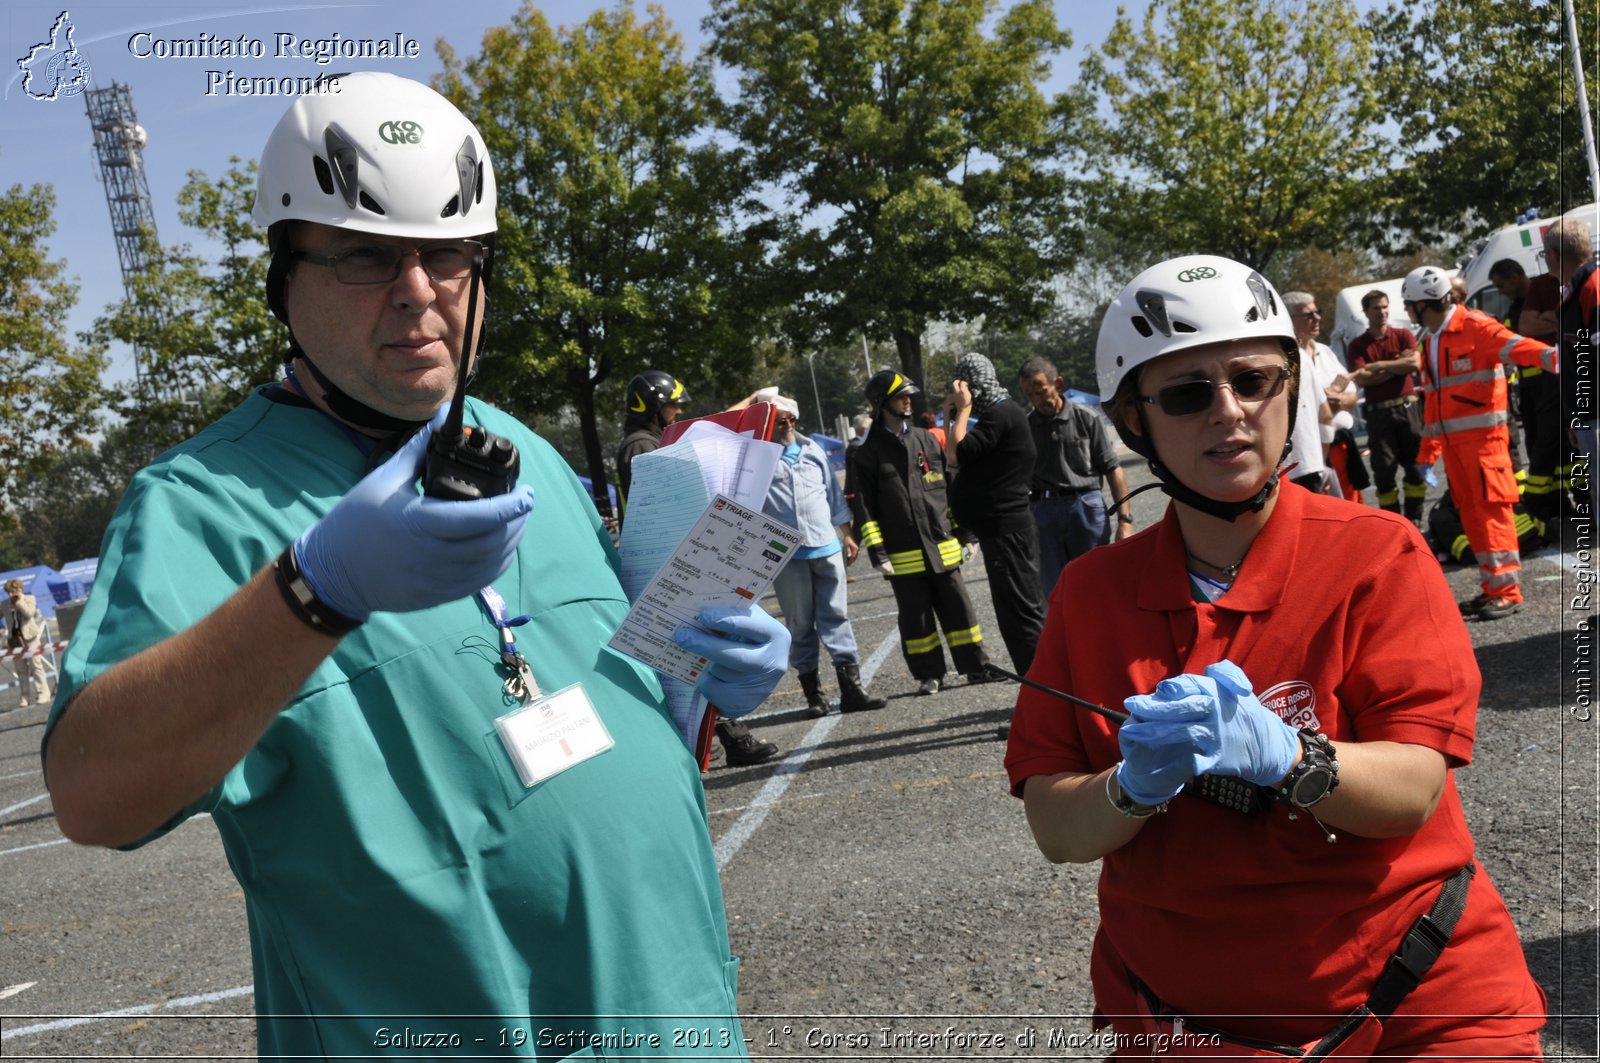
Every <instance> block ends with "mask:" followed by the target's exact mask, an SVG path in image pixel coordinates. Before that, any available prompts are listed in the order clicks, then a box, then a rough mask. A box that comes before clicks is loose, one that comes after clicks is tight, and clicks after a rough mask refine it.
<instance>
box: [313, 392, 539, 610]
mask: <svg viewBox="0 0 1600 1063" xmlns="http://www.w3.org/2000/svg"><path fill="white" fill-rule="evenodd" d="M445 413H446V411H445V410H444V409H441V410H440V411H439V412H438V413H437V414H436V415H435V416H434V418H433V420H432V421H430V422H429V423H428V426H427V427H426V428H424V429H423V430H422V431H420V432H418V433H417V434H416V435H414V436H412V437H411V439H410V440H408V441H407V442H406V444H405V446H403V447H401V448H400V449H399V450H398V451H396V452H395V454H394V456H393V457H391V458H390V459H389V460H388V461H386V462H384V463H383V464H382V465H380V466H378V467H377V468H376V469H373V470H372V471H371V472H370V473H368V474H367V475H366V476H365V477H363V478H362V479H361V482H360V483H358V484H356V485H355V486H354V487H352V488H351V489H350V491H349V493H348V494H346V495H345V496H344V497H343V498H341V499H340V500H339V502H338V504H337V505H335V506H334V507H333V509H332V510H330V511H329V512H328V515H327V516H325V517H323V518H322V519H321V520H319V521H317V523H315V524H313V525H312V526H311V527H309V528H307V529H306V530H305V531H304V532H302V533H301V534H300V538H299V539H296V540H295V544H294V549H295V557H296V558H297V559H298V560H299V562H300V570H301V571H302V572H303V573H304V574H305V578H306V582H307V583H308V584H310V586H311V589H312V590H313V591H314V592H315V593H316V595H317V597H318V598H320V599H322V600H323V601H324V602H326V603H327V604H328V605H330V606H332V607H333V608H334V609H337V610H338V611H339V612H341V613H343V614H344V615H345V616H348V617H350V618H351V619H352V620H365V619H367V618H368V617H369V616H371V615H372V614H373V613H377V612H391V613H404V612H409V611H411V610H414V609H426V608H428V607H430V606H434V605H442V604H443V603H445V602H453V601H455V600H457V599H458V598H465V597H466V596H468V595H470V594H474V593H476V592H477V591H478V590H479V589H480V588H482V587H485V586H487V585H488V584H490V583H492V582H493V581H494V579H495V577H497V576H499V575H500V574H501V573H502V572H504V571H505V570H506V569H507V568H509V567H510V566H511V559H512V557H513V556H514V555H515V553H516V550H517V544H518V543H519V542H521V541H522V529H523V526H524V525H525V524H526V523H527V521H528V514H529V512H531V511H532V509H533V489H532V488H530V487H518V488H516V489H515V490H513V491H511V492H509V493H507V494H503V495H498V496H496V497H494V498H480V499H474V500H472V501H470V502H453V501H447V500H444V499H439V498H425V497H423V495H422V493H421V488H420V487H419V486H418V483H417V480H418V477H419V476H420V475H421V473H422V463H423V458H424V456H425V455H426V453H427V449H428V440H429V439H430V438H432V436H433V432H434V430H435V429H437V428H438V427H439V425H440V424H442V423H443V422H444V418H445Z"/></svg>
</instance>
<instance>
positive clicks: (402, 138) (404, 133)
mask: <svg viewBox="0 0 1600 1063" xmlns="http://www.w3.org/2000/svg"><path fill="white" fill-rule="evenodd" d="M378 139H380V140H382V141H383V142H384V143H385V144H421V143H422V127H421V126H420V125H418V124H417V123H415V122H385V123H383V124H382V125H381V126H379V127H378Z"/></svg>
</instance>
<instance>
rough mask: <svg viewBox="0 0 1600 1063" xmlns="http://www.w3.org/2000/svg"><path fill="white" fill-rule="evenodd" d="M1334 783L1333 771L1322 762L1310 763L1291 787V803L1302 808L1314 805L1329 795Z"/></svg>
mask: <svg viewBox="0 0 1600 1063" xmlns="http://www.w3.org/2000/svg"><path fill="white" fill-rule="evenodd" d="M1332 783H1333V772H1331V771H1329V770H1328V769H1327V768H1326V767H1324V766H1323V765H1321V764H1312V765H1309V766H1308V767H1307V768H1306V772H1305V774H1304V775H1301V776H1300V778H1298V779H1296V780H1295V781H1294V783H1293V785H1291V786H1290V787H1289V803H1290V804H1294V805H1299V806H1300V807H1301V808H1306V807H1308V806H1310V805H1314V804H1316V803H1317V802H1318V801H1321V800H1322V799H1323V798H1324V797H1327V796H1328V792H1329V791H1330V790H1331V789H1332V788H1333V787H1332Z"/></svg>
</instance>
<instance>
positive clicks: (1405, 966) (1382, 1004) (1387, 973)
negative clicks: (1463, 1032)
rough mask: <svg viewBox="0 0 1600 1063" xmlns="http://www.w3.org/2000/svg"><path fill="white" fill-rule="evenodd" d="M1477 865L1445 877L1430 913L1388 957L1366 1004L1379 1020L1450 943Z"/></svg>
mask: <svg viewBox="0 0 1600 1063" xmlns="http://www.w3.org/2000/svg"><path fill="white" fill-rule="evenodd" d="M1476 872H1477V868H1476V867H1475V866H1474V865H1473V864H1472V863H1471V862H1470V861H1469V862H1468V863H1467V866H1466V867H1464V868H1462V869H1461V870H1460V871H1457V872H1456V873H1455V874H1454V875H1451V876H1450V877H1449V878H1448V879H1446V880H1445V884H1444V888H1443V889H1441V890H1440V891H1439V897H1438V899H1437V900H1435V901H1434V902H1433V907H1432V908H1430V909H1428V912H1427V914H1425V915H1419V916H1417V921H1416V922H1414V923H1412V924H1411V929H1410V930H1407V931H1406V936H1405V937H1404V938H1401V939H1400V947H1399V948H1398V949H1396V950H1395V953H1394V955H1393V956H1390V957H1389V964H1388V966H1386V967H1385V968H1384V969H1383V974H1382V975H1380V976H1379V977H1378V983H1377V985H1375V986H1373V987H1372V995H1371V996H1369V997H1368V998H1367V1007H1369V1008H1371V1009H1372V1013H1373V1014H1374V1015H1376V1016H1377V1017H1378V1018H1379V1019H1383V1020H1387V1019H1388V1018H1389V1016H1391V1015H1393V1014H1394V1013H1395V1009H1396V1008H1398V1007H1399V1006H1400V1002H1401V1001H1402V1000H1404V999H1405V998H1406V996H1407V994H1409V993H1410V992H1411V991H1412V990H1413V989H1415V988H1417V986H1418V985H1419V984H1421V982H1422V980H1423V979H1424V978H1426V977H1427V975H1428V971H1429V969H1430V968H1432V967H1433V964H1434V961H1435V960H1437V959H1438V958H1439V954H1440V953H1442V952H1443V951H1444V947H1445V946H1446V945H1448V944H1450V935H1451V934H1453V933H1455V929H1456V922H1457V920H1459V919H1460V918H1461V913H1462V912H1464V911H1466V908H1467V890H1468V889H1469V888H1470V887H1471V886H1472V876H1473V875H1474V874H1475V873H1476Z"/></svg>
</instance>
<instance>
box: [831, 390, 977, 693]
mask: <svg viewBox="0 0 1600 1063" xmlns="http://www.w3.org/2000/svg"><path fill="white" fill-rule="evenodd" d="M919 390H920V389H919V388H918V387H917V386H916V385H915V384H913V383H912V382H911V381H909V380H907V379H905V378H904V377H902V376H901V375H900V374H899V373H896V372H894V371H893V370H889V369H885V370H883V371H882V372H879V373H877V374H875V375H874V376H873V377H872V378H871V379H870V380H868V381H867V383H866V388H865V391H866V395H867V401H868V402H870V403H871V404H872V418H873V420H872V430H871V431H870V432H868V433H867V438H866V439H865V440H864V441H863V442H862V444H861V445H860V446H859V447H855V448H853V449H852V450H851V451H850V456H849V459H848V467H847V470H846V484H845V490H846V493H847V494H848V495H849V496H850V508H851V511H852V513H853V514H854V516H855V531H856V539H857V541H858V542H860V543H861V548H862V549H864V550H866V551H867V556H868V557H870V558H871V559H872V564H873V565H874V566H876V567H877V568H878V570H879V571H881V572H882V573H883V574H884V575H885V576H887V577H888V578H889V586H890V587H892V588H893V589H894V598H895V604H896V605H897V606H898V608H899V612H900V640H901V641H900V648H901V651H902V652H903V653H904V654H905V659H906V667H907V668H909V669H910V671H911V676H912V678H913V679H915V680H917V682H918V686H917V693H919V694H937V693H938V692H939V689H940V687H941V685H942V684H943V681H944V676H945V661H944V652H943V651H942V650H941V649H940V648H939V629H940V627H943V629H944V640H945V642H946V643H947V644H948V645H949V647H950V656H951V658H952V659H953V660H954V661H955V666H956V670H957V671H960V672H962V673H963V674H965V675H966V677H967V678H968V680H970V681H972V682H984V681H985V680H987V679H988V663H989V662H988V660H987V658H986V657H985V656H984V652H983V631H982V630H981V629H980V628H979V626H978V618H977V615H976V614H975V613H974V611H973V608H972V602H971V600H970V599H968V598H967V589H966V586H965V585H964V584H963V583H962V581H961V570H960V565H961V560H962V557H961V544H960V543H959V542H958V541H957V540H956V537H955V533H954V532H953V531H952V529H951V523H950V516H949V508H948V503H947V501H946V498H945V462H944V450H943V448H942V447H940V446H939V441H938V440H937V439H935V438H934V436H933V434H932V433H931V432H929V431H928V430H927V429H925V428H919V427H917V426H915V425H913V424H911V423H910V417H911V396H912V395H915V394H917V392H918V391H919Z"/></svg>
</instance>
